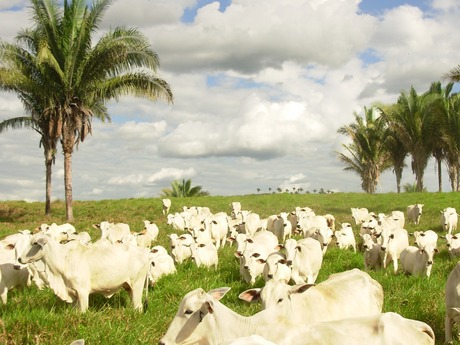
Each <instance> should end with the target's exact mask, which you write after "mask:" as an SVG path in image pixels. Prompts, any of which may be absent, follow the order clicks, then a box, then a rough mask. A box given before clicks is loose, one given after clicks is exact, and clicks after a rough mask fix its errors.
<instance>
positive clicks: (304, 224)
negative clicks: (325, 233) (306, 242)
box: [296, 215, 328, 237]
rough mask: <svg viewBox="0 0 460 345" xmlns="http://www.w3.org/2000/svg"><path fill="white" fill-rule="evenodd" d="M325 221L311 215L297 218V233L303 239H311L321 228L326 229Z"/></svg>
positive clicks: (322, 218)
mask: <svg viewBox="0 0 460 345" xmlns="http://www.w3.org/2000/svg"><path fill="white" fill-rule="evenodd" d="M327 227H328V225H327V219H326V217H324V216H321V215H313V216H308V217H299V218H298V219H297V230H296V231H297V232H299V233H301V234H302V236H303V237H311V236H313V235H314V234H315V232H316V231H318V230H319V229H322V228H327Z"/></svg>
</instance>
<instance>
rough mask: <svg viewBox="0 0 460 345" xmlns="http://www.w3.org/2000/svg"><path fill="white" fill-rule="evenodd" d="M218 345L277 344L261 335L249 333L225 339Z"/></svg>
mask: <svg viewBox="0 0 460 345" xmlns="http://www.w3.org/2000/svg"><path fill="white" fill-rule="evenodd" d="M219 345H277V344H275V343H273V342H271V341H268V340H267V339H265V338H263V337H261V336H260V335H257V334H255V335H249V336H247V337H241V338H235V339H232V340H226V341H223V342H221V343H219Z"/></svg>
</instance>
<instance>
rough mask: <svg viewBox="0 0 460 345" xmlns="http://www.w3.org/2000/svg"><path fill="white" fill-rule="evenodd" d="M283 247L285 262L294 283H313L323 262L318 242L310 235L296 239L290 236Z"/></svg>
mask: <svg viewBox="0 0 460 345" xmlns="http://www.w3.org/2000/svg"><path fill="white" fill-rule="evenodd" d="M284 247H285V249H286V261H287V264H288V266H290V267H291V279H292V280H293V281H294V282H295V283H296V284H302V283H308V284H313V283H314V282H315V281H316V278H317V277H318V273H319V270H320V269H321V265H322V263H323V254H322V250H321V245H320V243H319V242H318V241H317V240H315V239H313V238H311V237H307V238H303V239H300V240H298V241H297V240H295V239H293V238H290V239H288V240H286V243H285V244H284Z"/></svg>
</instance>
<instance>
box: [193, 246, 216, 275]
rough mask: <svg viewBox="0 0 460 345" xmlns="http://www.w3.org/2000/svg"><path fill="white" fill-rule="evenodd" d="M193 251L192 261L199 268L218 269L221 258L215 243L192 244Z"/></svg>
mask: <svg viewBox="0 0 460 345" xmlns="http://www.w3.org/2000/svg"><path fill="white" fill-rule="evenodd" d="M190 250H191V251H192V260H193V261H195V264H196V265H197V267H201V266H204V267H212V266H214V268H215V269H217V265H218V264H219V258H218V256H217V248H216V245H215V244H214V243H211V242H206V243H192V244H191V245H190Z"/></svg>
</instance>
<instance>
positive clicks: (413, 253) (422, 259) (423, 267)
mask: <svg viewBox="0 0 460 345" xmlns="http://www.w3.org/2000/svg"><path fill="white" fill-rule="evenodd" d="M437 252H438V250H437V249H436V248H435V247H433V245H431V244H427V245H425V246H424V247H423V248H419V247H415V246H408V247H406V248H405V249H404V250H403V251H402V252H401V256H400V260H401V267H402V269H403V270H404V272H406V273H408V274H412V275H426V276H427V277H428V278H429V277H430V275H431V269H432V268H433V263H434V254H435V253H437Z"/></svg>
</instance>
